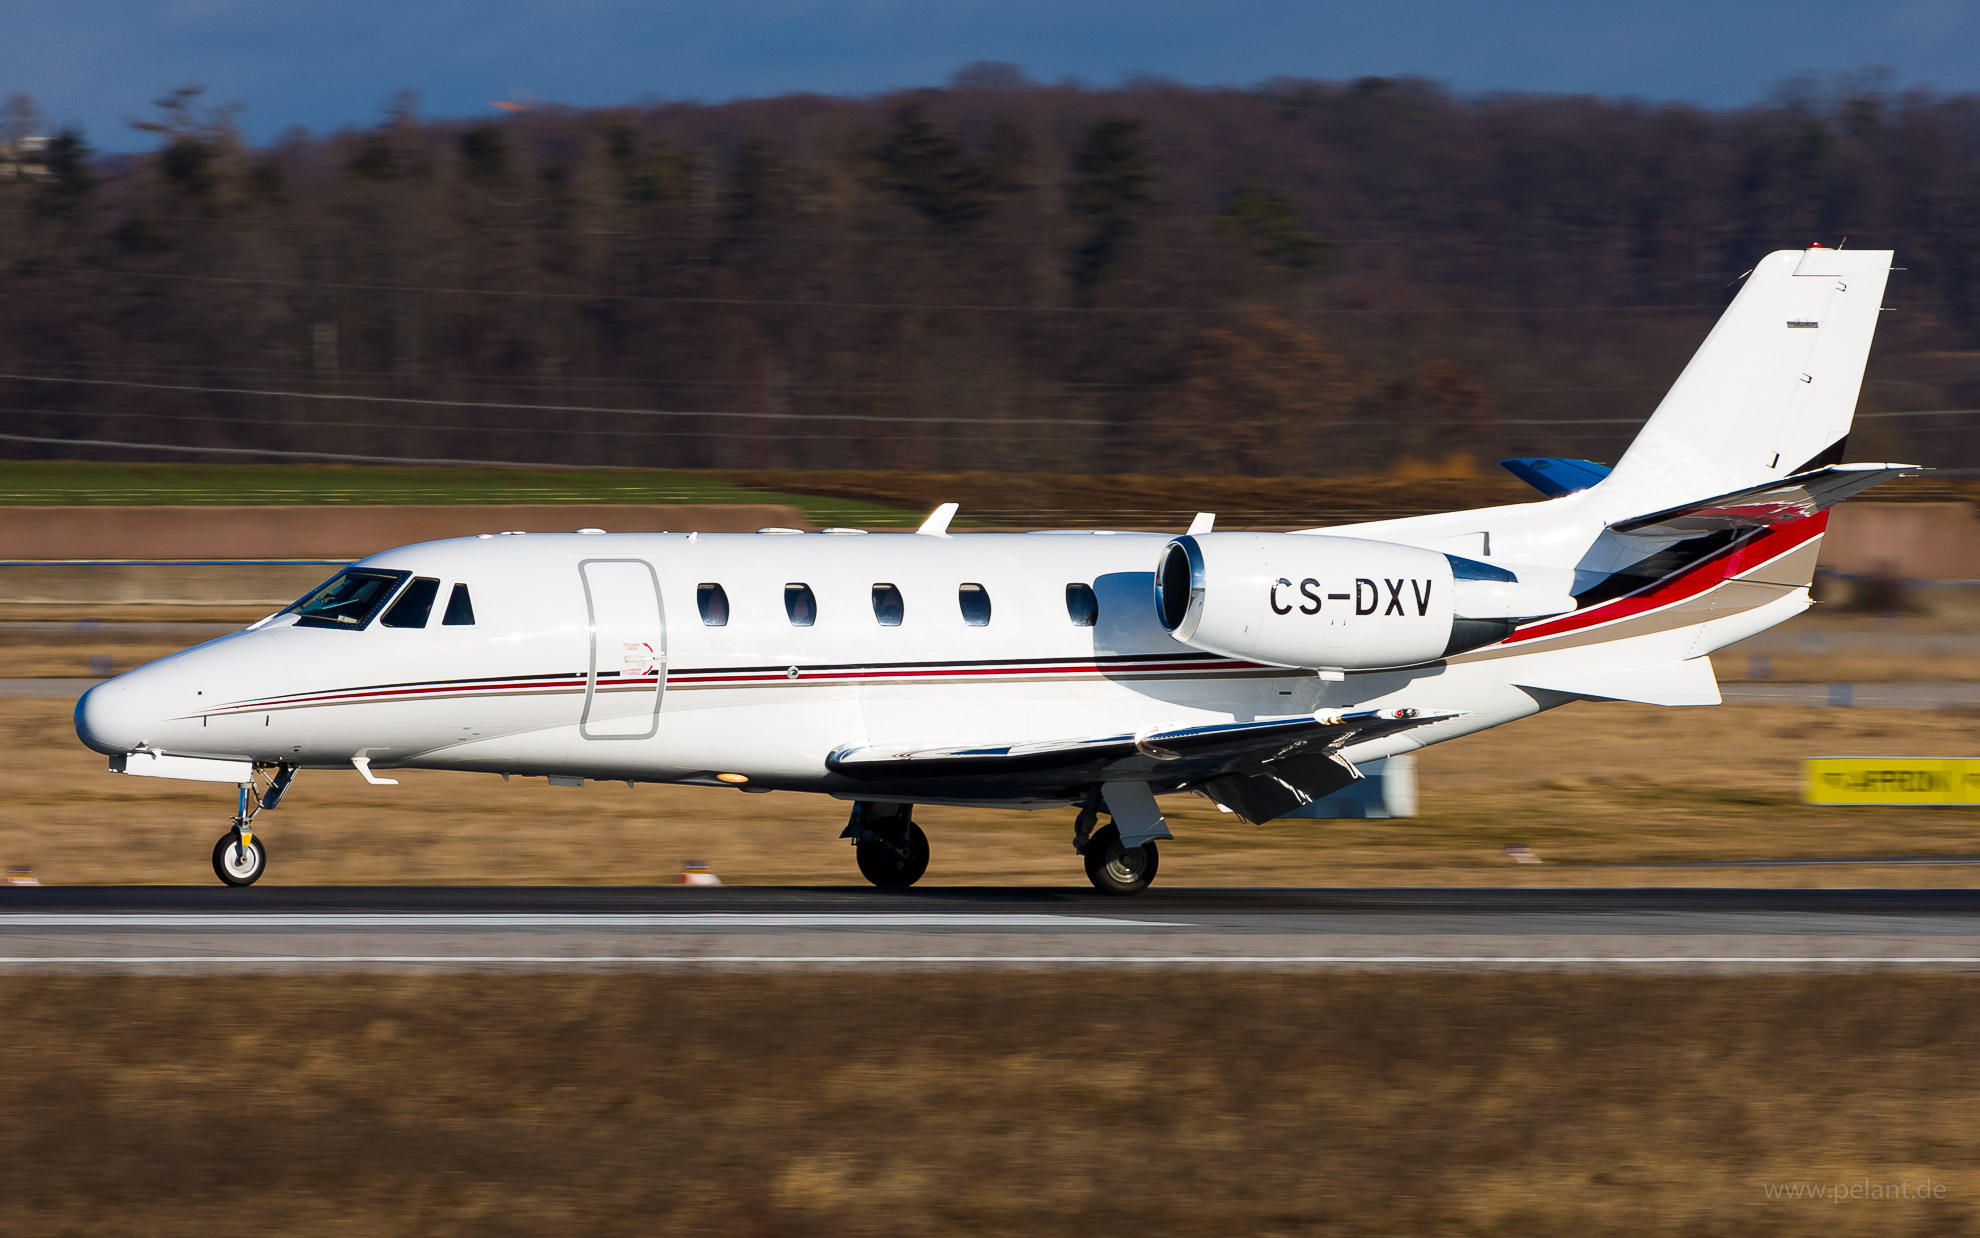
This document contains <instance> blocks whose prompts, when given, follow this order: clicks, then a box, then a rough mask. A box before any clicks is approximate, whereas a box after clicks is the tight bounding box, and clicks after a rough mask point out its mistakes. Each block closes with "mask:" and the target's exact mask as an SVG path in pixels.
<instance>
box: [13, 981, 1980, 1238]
mask: <svg viewBox="0 0 1980 1238" xmlns="http://www.w3.org/2000/svg"><path fill="white" fill-rule="evenodd" d="M1976 1019H1980V987H1976V985H1975V984H1974V982H1973V980H1972V979H1971V978H1966V977H1950V976H1945V977H1930V976H1925V977H1919V976H1913V977H1889V976H1884V977H1866V976H1824V977H1808V976H1767V977H1753V976H1744V977H1662V978H1644V977H1612V976H1589V975H1581V976H1575V975H1568V976H1561V975H1553V976H1541V975H1521V974H1470V975H1452V974H1422V973H1419V974H1403V975H1352V974H1349V975H1340V974H1335V975H1298V976H1295V975H1284V974H1278V975H1246V974H1232V973H1210V974H1204V973H1197V974H1194V975H1185V974H1179V973H1141V974H1136V975H1122V974H1104V973H1103V974H1092V973H1086V974H1057V975H1054V974H1042V975H1023V974H1020V975H1010V974H1002V975H980V974H979V975H953V974H951V975H940V974H936V975H929V974H921V975H892V976H887V975H878V976H875V975H867V976H859V975H843V974H842V975H829V974H826V975H820V974H800V975H763V976H735V975H726V976H700V977H686V976H671V977H668V976H636V975H627V974H619V975H608V976H599V977H589V978H581V977H570V976H501V977H495V976H479V977H477V976H440V977H420V978H407V977H396V978H395V977H362V976H328V977H313V978H301V977H261V978H205V979H192V980H188V979H170V978H159V977H89V978H84V977H49V976H42V977H35V978H27V979H21V978H15V979H11V980H10V981H9V982H8V992H7V1018H6V1019H5V1020H4V1021H0V1070H4V1072H5V1078H6V1095H7V1107H6V1119H5V1120H4V1121H0V1228H4V1229H5V1231H6V1232H7V1233H9V1234H18V1235H41V1234H125V1233H144V1234H152V1235H181V1234H185V1235H195V1234H196V1235H208V1234H214V1233H279V1234H290V1235H319V1234H321V1235H347V1234H417V1235H420V1236H421V1238H433V1236H438V1235H454V1234H460V1235H477V1236H483V1235H486V1236H499V1235H506V1234H530V1235H539V1234H559V1235H583V1234H598V1235H609V1234H642V1235H646V1234H708V1235H730V1234H733V1235H758V1236H766V1235H786V1234H790V1235H796V1234H865V1235H895V1234H900V1235H922V1234H951V1233H969V1234H1011V1235H1017V1234H1024V1235H1093V1234H1176V1235H1216V1236H1218V1238H1223V1236H1225V1235H1232V1234H1282V1235H1293V1234H1412V1235H1414V1234H1432V1233H1465V1234H1481V1235H1485V1234H1504V1235H1519V1236H1521V1238H1539V1236H1544V1235H1575V1236H1577V1238H1578V1236H1581V1235H1590V1234H1639V1233H1646V1232H1656V1233H1670V1234H1699V1235H1746V1234H1752V1233H1757V1232H1790V1233H1824V1234H1834V1235H1858V1234H1862V1235H1872V1234H1874V1235H1880V1236H1889V1235H1911V1234H1917V1235H1950V1234H1955V1233H1971V1232H1973V1231H1974V1227H1975V1225H1976V1224H1980V1168H1976V1165H1980V1127H1976V1125H1975V1124H1974V1122H1973V1121H1972V1113H1973V1111H1974V1107H1975V1105H1976V1104H1980V1057H1976V1055H1975V1054H1974V1053H1973V1052H1972V1037H1971V1028H1972V1027H1973V1026H1974V1024H1975V1021H1976ZM1865 1178H1868V1179H1870V1180H1871V1181H1874V1182H1878V1183H1885V1182H1897V1181H1905V1182H1909V1183H1911V1184H1913V1185H1914V1186H1917V1185H1920V1184H1923V1183H1925V1182H1926V1181H1928V1180H1929V1181H1931V1182H1936V1183H1939V1184H1942V1185H1943V1186H1944V1188H1945V1195H1944V1198H1943V1199H1942V1200H1939V1201H1936V1202H1915V1201H1914V1202H1905V1201H1875V1200H1860V1201H1850V1202H1845V1203H1841V1204H1837V1203H1831V1202H1821V1203H1813V1202H1806V1201H1797V1202H1784V1201H1777V1200H1776V1201H1770V1200H1769V1199H1768V1198H1767V1196H1766V1187H1767V1186H1768V1185H1769V1184H1778V1183H1811V1182H1812V1183H1825V1184H1826V1183H1835V1182H1859V1181H1862V1180H1863V1179H1865Z"/></svg>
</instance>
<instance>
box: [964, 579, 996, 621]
mask: <svg viewBox="0 0 1980 1238" xmlns="http://www.w3.org/2000/svg"><path fill="white" fill-rule="evenodd" d="M956 600H957V601H958V602H961V603H962V616H963V622H964V623H967V624H968V625H969V626H970V627H973V628H987V627H989V626H990V591H989V590H987V589H985V588H984V587H983V586H982V585H963V586H961V587H960V588H958V589H957V590H956Z"/></svg>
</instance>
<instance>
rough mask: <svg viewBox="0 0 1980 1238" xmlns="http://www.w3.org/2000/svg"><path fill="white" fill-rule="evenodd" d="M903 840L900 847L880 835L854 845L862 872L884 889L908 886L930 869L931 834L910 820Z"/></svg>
mask: <svg viewBox="0 0 1980 1238" xmlns="http://www.w3.org/2000/svg"><path fill="white" fill-rule="evenodd" d="M900 842H901V844H902V845H901V848H900V849H899V850H896V849H895V848H893V847H890V846H888V845H887V844H886V843H884V842H882V841H880V840H879V839H874V840H873V841H872V842H863V843H860V844H859V845H858V846H856V847H854V848H853V855H854V856H856V857H857V858H858V860H859V871H860V873H861V875H862V876H864V877H865V878H866V879H867V880H868V881H870V882H872V883H873V884H874V885H877V886H879V887H881V888H882V889H905V888H906V887H908V886H911V885H913V884H914V883H915V882H917V881H920V880H921V874H923V873H925V872H927V871H928V835H926V834H924V833H922V832H921V827H920V826H918V825H916V824H915V823H914V822H912V821H910V822H908V826H907V832H906V833H905V834H903V835H902V837H901V839H900Z"/></svg>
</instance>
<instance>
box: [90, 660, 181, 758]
mask: <svg viewBox="0 0 1980 1238" xmlns="http://www.w3.org/2000/svg"><path fill="white" fill-rule="evenodd" d="M165 678H166V677H165V676H162V675H160V674H159V673H158V672H157V671H156V670H154V669H153V668H150V667H140V668H139V669H137V670H134V671H127V672H125V673H124V674H122V675H119V676H117V677H116V678H115V679H106V680H104V681H103V682H102V683H100V684H97V685H96V686H95V687H93V688H91V689H90V690H89V691H87V692H85V693H83V694H82V699H81V700H79V701H77V702H76V738H77V739H80V740H81V741H82V742H83V743H84V744H86V745H88V746H89V747H91V748H94V749H95V750H96V751H98V752H101V753H103V754H105V755H106V756H115V755H116V754H118V753H120V752H130V751H133V750H134V749H136V748H137V746H138V745H140V744H144V743H153V742H156V741H157V740H158V738H159V736H157V735H154V734H151V732H152V731H153V730H155V729H156V728H157V727H158V726H159V725H160V724H161V723H163V721H164V720H165V716H166V701H165V699H164V695H165V690H166V689H167V688H168V686H169V685H167V684H166V683H165V682H163V681H164V679H165Z"/></svg>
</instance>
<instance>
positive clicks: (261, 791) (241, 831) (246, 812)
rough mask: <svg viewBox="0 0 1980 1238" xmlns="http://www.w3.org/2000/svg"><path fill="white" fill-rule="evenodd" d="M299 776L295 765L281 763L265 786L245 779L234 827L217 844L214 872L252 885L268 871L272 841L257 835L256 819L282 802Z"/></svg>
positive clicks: (231, 881)
mask: <svg viewBox="0 0 1980 1238" xmlns="http://www.w3.org/2000/svg"><path fill="white" fill-rule="evenodd" d="M295 776H296V767H295V766H293V765H278V766H276V767H275V773H274V775H273V776H272V777H270V778H269V780H268V785H267V787H265V788H262V787H257V786H256V785H255V784H254V783H252V782H244V783H242V784H241V788H240V801H239V807H238V808H236V809H235V811H234V828H233V829H231V830H228V831H227V832H226V833H225V834H223V835H221V836H220V841H219V842H217V843H214V844H213V875H214V876H216V877H218V878H220V880H221V881H223V882H225V883H226V884H228V885H230V886H251V885H253V884H254V883H255V882H257V881H259V880H261V874H262V873H264V872H266V871H268V845H267V844H266V843H264V842H262V841H261V840H260V839H259V838H256V837H255V836H254V819H255V818H256V817H258V816H260V815H261V812H262V810H263V809H266V808H273V807H275V806H276V805H278V804H280V803H281V802H282V796H283V795H284V794H286V793H287V792H288V790H289V783H290V782H291V781H292V780H293V779H294V778H295Z"/></svg>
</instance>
